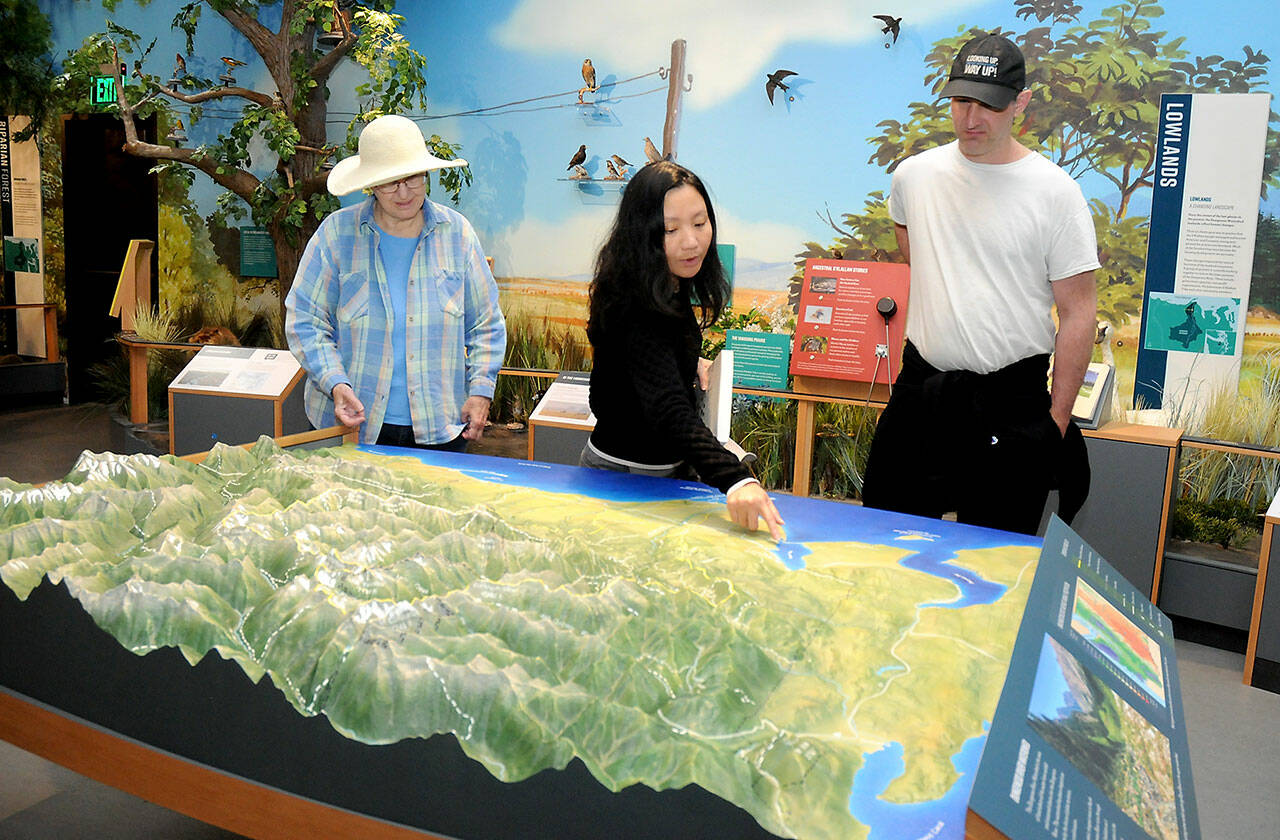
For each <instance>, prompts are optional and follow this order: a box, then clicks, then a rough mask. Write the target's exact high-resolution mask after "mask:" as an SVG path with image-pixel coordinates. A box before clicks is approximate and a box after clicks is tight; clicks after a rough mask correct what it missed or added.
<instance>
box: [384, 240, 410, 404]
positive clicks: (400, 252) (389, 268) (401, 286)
mask: <svg viewBox="0 0 1280 840" xmlns="http://www.w3.org/2000/svg"><path fill="white" fill-rule="evenodd" d="M378 239H379V241H378V256H379V257H380V258H381V259H382V270H383V273H384V274H385V275H386V278H387V291H388V292H389V293H390V295H391V310H392V313H393V314H394V317H393V319H392V327H391V396H390V398H389V399H388V400H387V415H386V416H385V417H383V418H382V422H383V423H394V424H395V425H397V426H409V425H412V423H413V414H412V412H411V411H410V410H409V369H408V365H407V364H406V362H405V355H406V351H405V344H404V323H405V303H406V302H407V301H408V299H409V271H410V269H412V268H413V253H414V251H416V250H418V237H416V236H394V235H392V234H390V233H387V232H386V231H385V230H383V229H382V228H381V227H379V228H378Z"/></svg>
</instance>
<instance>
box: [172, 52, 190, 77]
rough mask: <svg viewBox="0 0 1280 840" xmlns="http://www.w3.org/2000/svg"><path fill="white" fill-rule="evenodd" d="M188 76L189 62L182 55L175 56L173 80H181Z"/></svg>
mask: <svg viewBox="0 0 1280 840" xmlns="http://www.w3.org/2000/svg"><path fill="white" fill-rule="evenodd" d="M185 75H187V60H186V59H185V58H183V57H182V53H174V54H173V78H174V79H181V78H182V77H183V76H185Z"/></svg>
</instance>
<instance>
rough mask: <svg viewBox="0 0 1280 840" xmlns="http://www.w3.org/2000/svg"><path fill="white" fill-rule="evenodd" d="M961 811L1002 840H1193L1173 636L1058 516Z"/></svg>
mask: <svg viewBox="0 0 1280 840" xmlns="http://www.w3.org/2000/svg"><path fill="white" fill-rule="evenodd" d="M969 810H970V811H971V812H972V813H974V814H977V815H978V816H979V817H981V818H982V819H983V820H985V821H986V822H987V823H989V824H990V826H992V827H994V828H995V829H996V830H997V831H998V832H999V833H1001V834H1003V835H1004V836H1006V837H1017V838H1054V839H1055V840H1057V838H1086V837H1088V838H1116V840H1120V838H1126V839H1127V838H1142V837H1151V838H1156V840H1195V838H1198V837H1199V836H1200V823H1199V819H1198V816H1197V812H1196V801H1195V791H1194V788H1193V786H1192V782H1191V758H1190V752H1189V750H1188V747H1187V735H1186V728H1185V726H1184V725H1183V713H1182V695H1181V690H1180V688H1179V683H1178V668H1177V663H1176V661H1175V658H1174V644H1173V626H1172V624H1171V623H1170V621H1169V619H1168V617H1167V616H1165V615H1164V613H1162V612H1160V610H1158V609H1157V608H1156V607H1155V606H1153V605H1152V603H1151V602H1150V601H1148V600H1147V599H1146V598H1145V597H1144V596H1143V595H1142V594H1141V593H1140V592H1138V590H1137V589H1135V588H1134V587H1133V585H1132V584H1130V583H1129V582H1128V581H1127V580H1125V578H1124V577H1123V576H1122V575H1121V574H1120V573H1119V572H1117V571H1116V570H1115V569H1113V568H1112V567H1111V565H1110V564H1109V563H1107V561H1106V560H1104V559H1103V558H1102V557H1101V556H1099V555H1098V554H1097V552H1095V551H1094V550H1093V549H1092V548H1090V547H1089V546H1088V544H1086V543H1085V542H1084V540H1082V539H1080V537H1079V536H1077V535H1076V533H1075V532H1073V531H1072V530H1071V529H1070V528H1068V527H1067V525H1066V523H1064V522H1063V521H1062V520H1060V519H1058V518H1057V517H1056V516H1055V517H1054V518H1053V521H1052V522H1051V523H1050V524H1049V528H1048V531H1047V532H1046V534H1045V538H1044V549H1043V551H1042V553H1041V555H1040V563H1039V566H1038V568H1037V570H1036V577H1035V580H1034V581H1033V582H1032V585H1031V594H1030V596H1029V597H1028V599H1027V607H1026V610H1025V612H1024V613H1023V618H1022V625H1021V627H1020V628H1019V629H1018V639H1017V641H1016V642H1015V643H1014V648H1013V659H1012V661H1011V662H1010V665H1009V674H1008V676H1007V677H1006V679H1005V684H1004V691H1003V692H1002V693H1001V695H1000V703H999V705H998V706H997V708H996V714H995V718H994V719H993V720H992V723H991V732H990V733H989V734H988V736H987V745H986V749H985V750H984V751H983V754H982V761H981V762H980V764H979V765H978V774H977V778H976V779H975V780H974V785H973V795H972V797H971V798H970V800H969ZM971 822H972V819H971ZM981 836H986V835H981Z"/></svg>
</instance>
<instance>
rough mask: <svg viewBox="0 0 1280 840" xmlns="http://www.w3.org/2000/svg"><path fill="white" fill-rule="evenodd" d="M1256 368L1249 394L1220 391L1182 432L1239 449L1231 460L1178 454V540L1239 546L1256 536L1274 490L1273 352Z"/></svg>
mask: <svg viewBox="0 0 1280 840" xmlns="http://www.w3.org/2000/svg"><path fill="white" fill-rule="evenodd" d="M1257 361H1258V364H1259V371H1260V375H1259V377H1258V379H1257V381H1256V382H1255V383H1253V385H1252V387H1249V388H1242V389H1239V390H1237V389H1229V388H1224V389H1222V390H1220V391H1219V392H1218V393H1217V394H1216V395H1215V396H1214V397H1213V399H1212V400H1211V401H1210V403H1209V405H1208V406H1207V407H1206V409H1205V411H1204V412H1203V414H1202V415H1201V416H1200V418H1199V420H1198V421H1196V422H1194V423H1193V424H1191V425H1190V427H1189V429H1188V433H1189V434H1190V435H1192V436H1194V437H1198V438H1211V439H1213V440H1216V441H1224V442H1229V443H1230V442H1234V443H1238V444H1242V445H1243V446H1242V447H1241V448H1240V449H1238V450H1236V451H1233V452H1223V451H1219V450H1216V449H1202V448H1199V447H1194V446H1186V445H1184V446H1183V449H1182V467H1181V472H1180V483H1181V488H1182V492H1181V497H1180V498H1179V499H1178V501H1177V504H1176V505H1175V507H1174V511H1173V523H1172V524H1173V536H1174V537H1175V538H1177V539H1185V540H1190V541H1193V542H1206V543H1217V544H1219V545H1221V546H1223V547H1224V548H1228V547H1232V546H1234V545H1238V544H1239V543H1240V542H1243V541H1245V540H1247V539H1248V538H1249V537H1250V536H1252V535H1253V534H1255V533H1257V532H1258V530H1259V525H1260V523H1261V520H1260V518H1259V517H1260V514H1261V513H1262V512H1263V511H1265V510H1266V508H1267V506H1268V505H1270V504H1271V500H1272V499H1274V498H1275V496H1276V491H1277V490H1280V352H1276V351H1271V352H1267V353H1264V354H1261V355H1260V356H1259V357H1258V360H1257Z"/></svg>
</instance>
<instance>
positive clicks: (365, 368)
mask: <svg viewBox="0 0 1280 840" xmlns="http://www.w3.org/2000/svg"><path fill="white" fill-rule="evenodd" d="M373 203H374V199H373V198H372V197H370V198H369V199H368V200H366V201H364V202H362V203H360V204H357V205H353V206H351V207H344V208H342V209H341V210H338V211H336V212H334V213H332V214H331V215H330V216H328V217H327V218H326V219H325V220H324V221H323V222H321V223H320V227H319V229H318V230H316V232H315V235H314V236H312V237H311V241H310V242H308V243H307V247H306V250H305V251H304V252H303V254H302V261H301V262H300V263H299V265H298V273H297V275H296V276H295V277H294V281H293V287H292V288H291V289H290V290H289V294H288V296H287V297H286V298H285V338H286V339H287V340H288V342H289V349H290V350H291V351H293V354H294V355H295V356H297V357H298V361H299V362H300V363H301V365H302V367H303V369H304V370H306V372H307V384H306V393H305V403H306V409H307V418H308V419H309V420H310V421H311V423H312V424H313V425H315V426H316V427H317V428H324V427H327V426H332V425H334V424H335V423H336V420H335V419H334V415H333V398H332V396H331V394H332V393H333V388H334V386H335V385H338V384H339V383H342V382H348V383H350V384H351V387H352V389H353V390H354V391H355V394H356V397H357V398H358V399H359V400H360V402H362V403H363V404H364V409H365V424H364V427H363V429H362V430H361V433H360V439H361V440H362V441H364V442H365V443H373V442H375V441H377V439H378V433H379V432H380V431H381V430H382V424H383V423H384V422H386V414H387V406H388V404H389V402H390V394H391V378H392V373H393V368H394V362H393V350H392V339H391V332H392V330H393V328H394V323H393V321H394V309H393V306H392V303H391V292H390V288H389V286H388V283H387V279H386V272H385V271H384V270H383V267H382V260H381V258H380V257H379V253H378V251H379V242H380V239H381V236H382V235H381V234H380V232H379V231H378V228H377V225H375V224H374V222H373ZM422 214H423V228H422V232H421V233H419V234H418V236H417V237H416V239H415V241H416V243H417V245H416V249H415V252H414V255H413V261H412V264H411V266H410V270H409V276H408V281H407V284H406V299H405V341H404V347H405V363H406V366H407V369H406V386H407V390H408V394H409V410H410V414H411V415H412V419H413V423H412V425H413V431H414V438H415V439H416V440H417V441H418V442H419V443H445V442H448V441H451V440H453V439H454V438H456V437H457V436H458V435H459V434H461V433H462V430H463V428H464V423H463V422H462V404H463V403H464V402H466V400H467V397H470V396H478V397H487V398H492V397H493V389H494V385H495V384H496V382H497V378H498V371H499V370H500V369H501V367H502V357H503V353H504V351H505V349H506V338H507V328H506V322H505V321H504V320H503V317H502V311H501V310H500V309H499V308H498V286H497V284H496V283H495V282H494V280H493V274H492V273H491V272H490V271H489V266H488V265H487V264H486V263H485V259H484V253H483V252H482V251H481V249H480V242H479V240H478V239H477V238H476V234H475V231H474V230H473V229H472V227H471V223H470V222H468V221H467V220H466V219H465V218H464V217H463V216H462V214H460V213H458V212H457V211H456V210H453V209H450V208H448V207H444V206H442V205H439V204H436V203H435V202H433V201H431V200H430V199H425V200H424V203H423V207H422Z"/></svg>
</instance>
